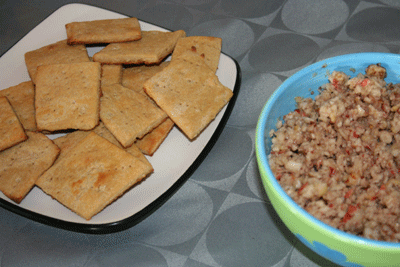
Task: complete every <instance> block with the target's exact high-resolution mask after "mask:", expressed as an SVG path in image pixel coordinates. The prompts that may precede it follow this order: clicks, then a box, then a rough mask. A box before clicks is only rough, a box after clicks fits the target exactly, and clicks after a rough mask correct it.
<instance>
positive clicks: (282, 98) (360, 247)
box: [256, 53, 400, 267]
mask: <svg viewBox="0 0 400 267" xmlns="http://www.w3.org/2000/svg"><path fill="white" fill-rule="evenodd" d="M377 63H380V64H381V65H382V67H384V68H386V71H387V78H386V79H385V80H386V82H388V83H389V82H392V83H400V55H397V54H389V53H357V54H348V55H343V56H337V57H333V58H328V59H325V60H322V61H319V62H317V63H314V64H312V65H310V66H308V67H306V68H304V69H302V70H300V71H299V72H297V73H296V74H294V75H293V76H291V77H289V78H288V79H286V80H285V81H284V82H283V83H282V85H281V86H280V87H279V88H278V89H277V90H276V91H275V92H274V93H273V95H272V96H271V97H270V98H269V99H268V101H267V103H266V104H265V106H264V108H263V110H262V112H261V114H260V117H259V120H258V124H257V128H256V155H257V163H258V167H259V170H260V174H261V178H262V182H263V185H264V187H265V190H266V192H267V195H268V198H269V200H270V201H271V203H272V205H273V206H274V208H275V210H276V212H277V213H278V215H279V216H280V218H281V219H282V221H283V222H284V223H285V225H286V226H287V227H288V228H289V229H290V231H292V232H293V233H294V234H295V235H296V236H297V237H298V239H299V240H300V241H301V242H303V243H304V244H305V245H306V246H307V247H309V248H310V249H312V250H313V251H314V252H316V253H317V254H319V255H321V256H322V257H324V258H326V259H329V260H330V261H332V262H334V263H336V264H339V265H342V266H374V267H376V266H400V243H392V242H385V241H376V240H371V239H367V238H363V237H359V236H355V235H352V234H349V233H345V232H343V231H341V230H338V229H335V228H333V227H331V226H329V225H327V224H325V223H323V222H321V221H319V220H318V219H316V218H314V217H313V216H311V215H310V214H309V213H307V212H306V211H305V210H304V209H302V208H301V207H300V206H299V205H297V204H296V203H295V202H294V201H293V200H292V199H291V198H290V197H289V196H288V195H287V194H286V193H285V191H284V190H283V189H282V187H281V186H280V185H279V183H278V181H277V180H276V178H275V177H274V174H273V173H272V171H271V168H270V166H269V162H268V155H269V153H270V151H271V138H270V136H269V132H270V131H271V130H272V129H276V123H277V121H278V119H282V118H283V116H284V115H285V114H287V113H289V112H291V111H293V110H294V109H295V108H296V102H295V97H297V96H301V97H311V98H315V96H316V95H317V94H318V88H319V87H320V86H321V85H323V84H325V83H327V82H328V75H329V74H330V73H332V71H342V72H344V73H346V74H348V75H350V76H351V77H354V76H356V75H357V74H359V73H365V69H366V68H367V67H368V66H369V65H371V64H377Z"/></svg>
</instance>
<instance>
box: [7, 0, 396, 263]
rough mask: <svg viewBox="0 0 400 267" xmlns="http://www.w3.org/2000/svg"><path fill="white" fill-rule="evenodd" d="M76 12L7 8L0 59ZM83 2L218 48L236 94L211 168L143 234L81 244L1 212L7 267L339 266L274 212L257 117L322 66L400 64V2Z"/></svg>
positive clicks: (22, 5)
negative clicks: (358, 61)
mask: <svg viewBox="0 0 400 267" xmlns="http://www.w3.org/2000/svg"><path fill="white" fill-rule="evenodd" d="M70 2H72V1H67V0H58V1H53V0H42V1H38V0H32V1H24V0H9V1H1V2H0V11H1V16H0V25H1V27H0V40H1V41H0V54H3V53H5V52H6V51H7V50H8V49H10V48H11V47H12V46H13V45H14V44H15V43H16V42H17V41H18V40H19V39H20V38H22V37H23V36H24V35H25V34H27V33H28V32H29V31H30V30H31V29H33V28H34V27H35V26H36V25H37V24H38V23H40V22H41V21H43V20H44V19H45V18H46V17H47V16H49V15H50V14H51V13H52V12H54V11H55V10H57V9H58V8H60V7H61V6H63V5H65V4H67V3H70ZM78 2H82V3H86V4H92V5H95V6H98V7H102V8H105V9H109V10H112V11H116V12H120V13H123V14H126V15H129V16H134V17H137V18H139V19H141V20H144V21H147V22H150V23H153V24H157V25H160V26H162V27H165V28H169V29H171V30H178V29H183V30H185V31H186V32H187V34H188V35H211V36H218V37H221V38H222V39H223V45H222V51H223V52H224V53H226V54H228V55H230V56H232V57H233V58H235V59H236V60H237V62H238V63H239V65H240V68H241V71H242V84H241V89H240V93H239V95H238V98H237V101H236V105H235V107H234V109H233V111H232V114H231V116H230V119H229V121H228V122H227V125H226V127H225V129H224V130H223V132H222V134H221V136H220V138H219V140H218V141H217V143H216V144H215V146H214V147H213V149H212V150H211V152H210V153H209V155H208V156H207V158H206V159H205V160H204V162H203V163H202V164H201V165H200V167H199V168H198V169H197V170H196V171H195V172H194V173H193V175H192V176H191V177H190V179H189V180H187V182H186V183H185V184H184V185H183V186H182V187H181V188H180V189H179V190H178V191H177V192H176V193H175V194H174V195H173V196H172V197H171V198H170V199H169V200H168V201H167V202H166V203H165V204H164V205H162V206H161V207H160V208H159V209H158V210H156V211H155V212H154V213H152V214H150V215H149V216H148V217H146V218H145V219H144V220H143V221H141V222H140V223H139V224H137V225H135V226H134V227H132V228H130V229H127V230H124V231H121V232H117V233H112V234H105V235H91V234H82V233H76V232H72V231H67V230H62V229H58V228H54V227H50V226H47V225H44V224H41V223H38V222H34V221H32V220H29V219H26V218H24V217H21V216H19V215H16V214H13V213H12V212H10V211H8V210H6V209H3V208H0V266H2V267H9V266H24V267H25V266H177V267H179V266H198V267H200V266H215V267H217V266H218V267H219V266H276V267H281V266H290V267H300V266H332V265H333V264H332V263H330V262H329V261H327V260H325V259H323V258H321V257H319V256H318V255H316V254H315V253H313V252H312V251H310V250H309V249H308V248H307V247H305V246H304V245H302V243H300V241H299V240H298V239H296V237H295V236H293V235H292V234H291V233H290V232H289V230H288V229H287V228H286V227H285V226H284V225H283V223H282V222H281V221H280V219H279V218H278V216H277V214H276V213H275V211H274V209H273V207H272V206H271V204H270V202H269V200H268V197H267V196H266V194H265V192H264V190H263V188H262V184H261V180H260V175H259V173H258V169H257V163H256V160H255V153H254V134H255V127H256V123H257V118H258V115H259V113H260V112H261V109H262V107H263V105H264V104H265V102H266V101H267V99H268V97H269V96H270V95H271V94H272V92H273V91H274V90H275V89H276V88H277V87H278V86H279V85H280V84H281V83H282V82H283V81H284V80H285V79H286V78H287V77H289V76H290V75H292V74H293V73H295V72H296V71H297V70H299V69H301V68H303V67H305V66H307V65H309V64H312V63H313V62H315V61H318V60H321V59H324V58H327V57H332V56H336V55H340V54H346V53H354V52H391V53H399V47H400V42H399V41H400V2H399V1H395V0H381V1H378V0H368V1H360V0H312V1H309V0H286V1H262V0H236V1H231V0H185V1H183V0H169V1H168V0H164V1H162V0H151V1H120V0H114V1H106V0H96V1H95V0H87V1H78ZM1 68H4V66H0V69H1ZM0 86H1V85H0ZM2 89H3V88H2ZM0 167H1V166H0Z"/></svg>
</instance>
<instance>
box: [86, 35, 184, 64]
mask: <svg viewBox="0 0 400 267" xmlns="http://www.w3.org/2000/svg"><path fill="white" fill-rule="evenodd" d="M185 36H186V33H185V32H184V31H183V30H178V31H175V32H162V31H142V39H140V40H138V41H133V42H126V43H113V44H109V45H107V46H106V47H105V48H103V49H102V50H101V51H99V52H97V53H96V54H94V55H93V60H94V61H97V62H101V63H105V64H143V63H144V64H147V65H149V64H159V63H160V62H161V61H162V60H163V59H164V58H166V57H167V56H168V55H169V54H171V53H172V51H173V49H174V47H175V45H176V42H177V41H178V39H180V38H182V37H185Z"/></svg>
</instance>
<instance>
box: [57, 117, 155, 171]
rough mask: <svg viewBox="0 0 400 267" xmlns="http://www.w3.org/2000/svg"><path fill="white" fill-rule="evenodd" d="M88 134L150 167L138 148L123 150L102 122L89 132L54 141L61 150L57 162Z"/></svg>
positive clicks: (65, 136)
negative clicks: (97, 137) (98, 137)
mask: <svg viewBox="0 0 400 267" xmlns="http://www.w3.org/2000/svg"><path fill="white" fill-rule="evenodd" d="M90 132H95V133H96V134H98V135H99V136H101V137H103V138H105V139H107V140H108V141H110V142H111V143H112V144H114V145H116V146H118V147H119V148H122V149H124V150H125V151H127V152H128V153H130V154H131V155H133V156H134V157H136V158H138V159H139V160H141V161H142V162H143V163H145V164H148V165H150V166H151V164H150V162H149V161H148V160H147V158H146V157H145V156H144V155H143V153H142V152H141V151H140V150H139V148H138V147H137V146H136V145H135V144H133V145H132V146H130V147H127V148H123V147H122V145H121V144H120V143H119V142H118V140H117V139H115V137H114V136H113V135H112V134H111V133H110V131H109V130H108V129H107V128H106V127H105V126H104V123H102V122H100V123H99V125H98V126H96V127H95V128H94V129H93V130H91V131H74V132H71V133H68V134H66V135H64V136H61V137H58V138H56V139H54V143H55V144H56V145H57V146H58V147H59V148H60V149H61V152H60V156H59V157H58V159H57V160H60V159H61V158H62V157H63V156H64V155H66V154H68V153H69V151H70V150H71V149H72V148H73V147H74V146H75V145H76V144H78V143H79V142H80V141H81V140H83V138H85V137H86V136H87V135H88V134H89V133H90Z"/></svg>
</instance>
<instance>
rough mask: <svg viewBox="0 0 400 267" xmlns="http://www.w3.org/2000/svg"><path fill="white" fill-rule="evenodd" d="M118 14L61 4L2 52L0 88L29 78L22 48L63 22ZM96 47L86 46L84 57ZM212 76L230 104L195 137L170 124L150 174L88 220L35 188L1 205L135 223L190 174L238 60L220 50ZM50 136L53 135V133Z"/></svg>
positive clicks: (73, 224) (52, 34) (118, 226)
mask: <svg viewBox="0 0 400 267" xmlns="http://www.w3.org/2000/svg"><path fill="white" fill-rule="evenodd" d="M123 17H126V16H124V15H122V14H118V13H115V12H111V11H108V10H104V9H101V8H97V7H93V6H88V5H83V4H69V5H65V6H63V7H61V8H60V9H58V10H57V11H55V12H54V13H53V14H51V15H50V16H49V17H48V18H46V19H45V20H44V21H43V22H42V23H40V24H39V25H38V26H36V27H35V28H34V29H33V30H32V31H30V32H29V33H28V34H27V35H26V36H25V37H23V38H22V39H21V40H20V41H19V42H18V43H16V44H15V45H14V46H13V47H12V48H11V49H10V50H8V51H7V52H6V53H5V54H3V55H2V56H1V58H0V84H1V89H5V88H8V87H10V86H14V85H17V84H19V83H21V82H24V81H28V80H30V78H29V75H28V72H27V69H26V66H25V61H24V54H25V52H28V51H31V50H34V49H37V48H40V47H42V46H44V45H48V44H51V43H55V42H57V41H60V40H63V39H66V38H67V37H66V33H65V24H67V23H69V22H73V21H86V20H98V19H113V18H123ZM140 25H141V29H142V30H161V31H168V30H166V29H163V28H161V27H158V26H155V25H152V24H149V23H146V22H143V21H140ZM100 49H101V48H99V47H88V53H89V56H92V55H93V54H94V53H95V52H97V51H99V50H100ZM217 75H218V77H219V79H220V81H221V83H222V84H224V85H225V86H227V87H228V88H230V89H231V90H232V91H234V96H233V98H232V99H231V101H230V103H229V104H228V105H227V106H225V107H224V108H223V110H221V112H220V113H219V114H218V116H217V117H216V119H215V120H214V121H213V122H212V123H211V124H210V125H209V126H208V127H207V128H206V129H205V131H204V132H203V133H201V135H200V136H199V137H198V138H197V139H196V140H195V141H192V142H191V141H189V140H188V139H187V138H186V137H185V136H184V135H183V134H182V133H181V132H180V131H179V130H178V129H177V128H176V127H174V129H173V130H172V131H171V133H170V134H169V135H168V137H167V138H166V140H165V141H164V143H163V144H162V145H161V146H160V148H159V149H158V150H157V151H156V153H155V154H154V155H153V156H152V157H148V159H149V161H150V162H151V164H152V165H153V167H154V173H153V174H152V175H151V176H150V177H148V178H147V179H146V180H145V181H144V182H142V183H141V184H140V185H138V186H135V187H133V188H132V189H130V190H129V191H128V192H126V193H125V194H124V195H123V196H122V197H121V198H119V199H118V200H117V201H115V202H113V203H112V204H110V205H109V206H108V207H106V208H105V209H104V210H103V211H101V212H100V213H99V214H97V215H95V216H94V217H93V218H92V219H91V220H90V221H86V220H85V219H83V218H81V217H79V216H78V215H76V214H75V213H74V212H72V211H70V210H69V209H68V208H66V207H64V206H63V205H61V204H60V203H59V202H57V201H56V200H53V199H52V198H51V197H50V196H48V195H46V194H45V193H43V192H42V191H41V190H40V189H39V188H37V187H34V188H33V189H32V191H31V192H30V193H29V194H28V195H27V196H26V197H25V199H24V200H23V201H22V202H21V204H19V205H17V204H15V203H14V202H12V201H11V200H9V199H8V198H7V197H6V196H5V195H4V194H2V193H1V192H0V206H2V207H4V208H6V209H8V210H11V211H13V212H15V213H17V214H20V215H22V216H25V217H28V218H30V219H32V220H35V221H39V222H42V223H45V224H49V225H52V226H56V227H59V228H64V229H68V230H74V231H80V232H96V233H107V232H115V231H119V230H123V229H126V228H128V227H131V226H133V225H135V224H136V223H137V222H139V221H140V220H141V219H143V218H144V217H145V216H146V215H148V214H149V213H150V212H152V211H154V210H155V209H156V208H158V207H159V206H160V205H161V204H162V203H164V202H165V200H166V199H168V198H169V197H170V196H171V195H172V194H173V193H174V192H175V191H176V190H177V189H178V188H179V187H180V185H182V184H183V183H184V182H185V181H186V180H187V179H188V178H189V176H190V175H191V174H192V173H193V171H194V170H195V169H196V168H197V167H198V166H199V165H200V163H201V161H202V160H203V159H204V158H205V157H206V155H207V153H208V152H209V151H210V149H211V147H212V146H213V144H214V143H215V141H216V139H217V138H218V136H219V134H220V132H221V131H222V129H223V127H224V125H225V123H226V121H227V119H228V117H229V114H230V112H231V110H232V108H233V105H234V102H235V99H236V96H237V93H238V90H239V85H240V70H239V66H238V64H237V62H236V61H235V60H233V59H232V58H230V57H228V56H226V55H224V54H221V59H220V62H219V67H218V71H217ZM49 137H50V138H52V139H53V138H55V137H56V136H54V135H53V136H49Z"/></svg>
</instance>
